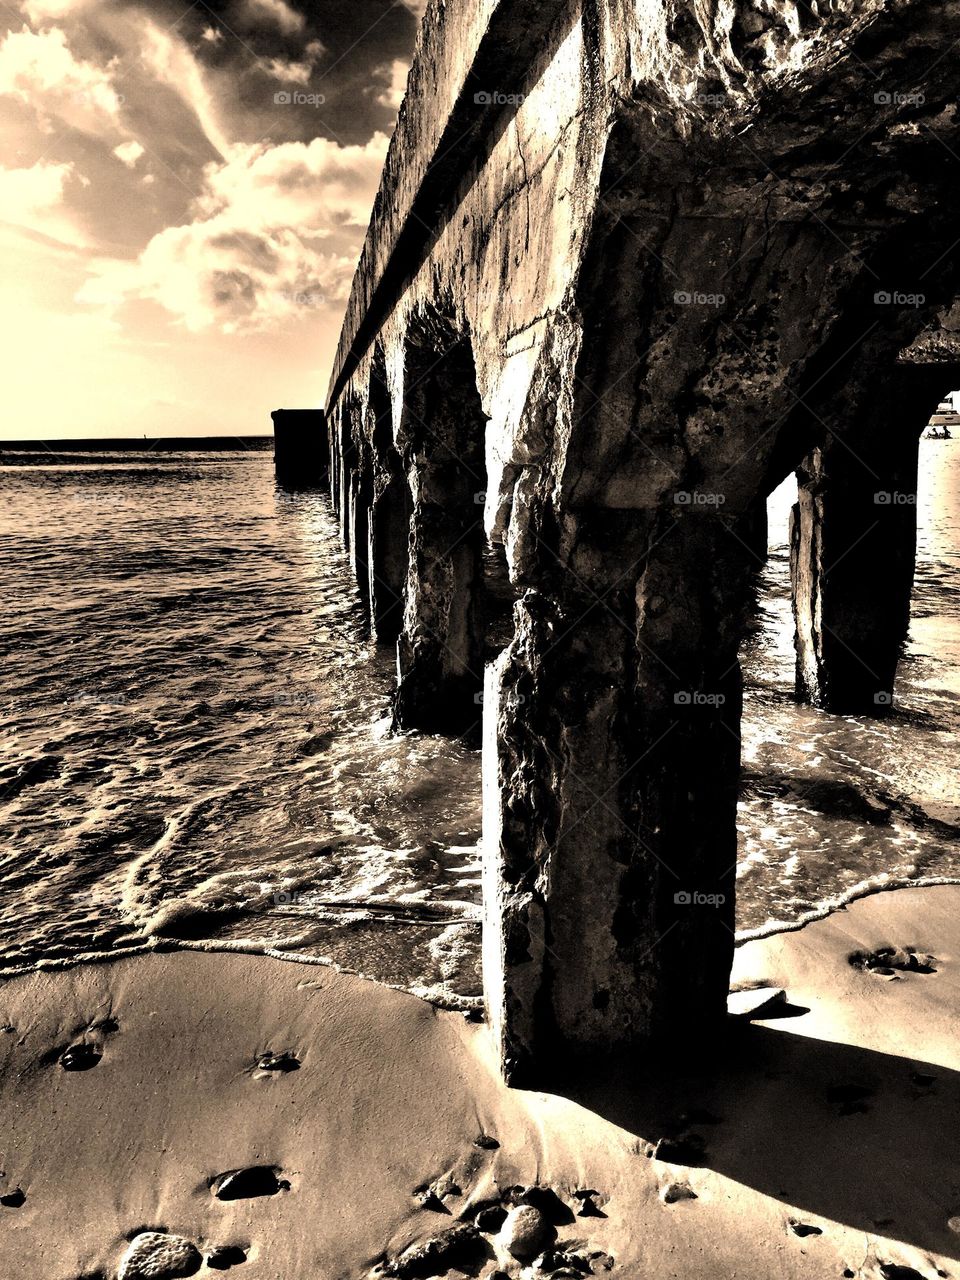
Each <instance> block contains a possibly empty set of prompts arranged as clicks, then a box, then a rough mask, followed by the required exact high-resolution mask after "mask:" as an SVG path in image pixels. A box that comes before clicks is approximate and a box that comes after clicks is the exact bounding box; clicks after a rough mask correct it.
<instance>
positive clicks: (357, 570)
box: [350, 448, 373, 609]
mask: <svg viewBox="0 0 960 1280" xmlns="http://www.w3.org/2000/svg"><path fill="white" fill-rule="evenodd" d="M356 457H357V466H356V469H355V470H354V472H353V474H352V476H351V477H350V562H351V564H352V566H353V573H354V577H355V578H356V580H357V585H358V586H359V588H360V594H361V596H362V597H363V601H364V605H365V606H366V607H367V608H368V609H369V608H370V589H369V588H370V565H369V554H370V508H371V506H372V504H373V470H372V462H371V459H370V451H369V449H368V448H365V449H362V450H360V449H358V450H356Z"/></svg>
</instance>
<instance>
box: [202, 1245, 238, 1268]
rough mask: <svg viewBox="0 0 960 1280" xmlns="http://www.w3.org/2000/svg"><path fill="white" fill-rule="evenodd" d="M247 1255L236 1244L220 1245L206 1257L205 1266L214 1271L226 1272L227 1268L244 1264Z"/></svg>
mask: <svg viewBox="0 0 960 1280" xmlns="http://www.w3.org/2000/svg"><path fill="white" fill-rule="evenodd" d="M246 1260H247V1255H246V1254H245V1253H244V1251H243V1250H242V1249H241V1248H240V1246H239V1245H236V1244H220V1245H217V1247H216V1248H215V1249H213V1250H212V1251H211V1252H210V1253H209V1255H208V1256H207V1266H208V1267H213V1268H214V1270H215V1271H226V1270H227V1268H228V1267H237V1266H239V1265H240V1263H241V1262H246Z"/></svg>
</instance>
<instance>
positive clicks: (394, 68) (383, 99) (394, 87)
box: [377, 58, 409, 111]
mask: <svg viewBox="0 0 960 1280" xmlns="http://www.w3.org/2000/svg"><path fill="white" fill-rule="evenodd" d="M408 70H409V64H408V63H406V62H404V61H402V60H401V59H400V58H395V59H394V60H393V62H391V64H390V84H389V85H388V86H387V88H385V89H384V90H383V91H382V92H381V93H378V94H377V102H378V103H379V104H380V105H381V106H382V107H389V108H390V110H391V111H399V110H400V103H401V102H402V101H403V95H404V94H405V93H406V91H407V71H408Z"/></svg>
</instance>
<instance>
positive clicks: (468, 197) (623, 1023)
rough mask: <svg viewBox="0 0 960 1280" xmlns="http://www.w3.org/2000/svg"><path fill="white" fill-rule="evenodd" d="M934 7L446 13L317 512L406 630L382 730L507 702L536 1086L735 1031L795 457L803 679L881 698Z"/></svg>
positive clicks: (931, 210)
mask: <svg viewBox="0 0 960 1280" xmlns="http://www.w3.org/2000/svg"><path fill="white" fill-rule="evenodd" d="M907 7H908V8H909V10H910V38H909V40H905V39H904V25H903V22H904V20H903V15H902V14H901V12H900V10H901V9H902V8H903V6H896V5H891V4H882V3H879V2H878V3H870V4H862V3H858V2H855V0H833V2H832V3H831V4H829V5H824V4H820V5H803V6H800V9H802V13H800V14H799V16H798V11H797V7H796V6H794V5H785V4H780V3H777V2H773V0H771V2H770V3H764V4H759V3H757V2H756V0H731V3H730V4H728V5H725V6H722V5H705V4H697V5H677V4H675V3H672V2H671V3H667V2H666V0H651V3H648V4H644V5H642V6H641V5H631V4H622V3H620V2H619V0H595V2H591V3H589V4H587V3H581V2H580V0H560V3H557V4H549V5H545V4H543V3H542V0H490V2H489V3H484V4H476V3H474V2H473V0H446V2H445V3H440V2H439V0H434V2H433V3H430V4H428V6H427V10H426V14H425V17H424V21H423V26H422V29H421V34H420V38H419V44H418V47H417V51H416V55H415V58H414V63H413V67H412V70H411V73H410V78H409V82H408V91H407V97H406V101H405V103H404V106H403V109H402V110H401V113H400V117H399V121H398V125H397V130H396V133H395V134H394V137H393V140H392V142H391V145H390V150H389V153H388V156H387V160H386V163H385V166H384V171H383V177H382V181H381V188H380V192H379V194H378V197H377V200H376V202H375V205H374V213H373V218H372V220H371V224H370V229H369V232H368V235H367V240H366V243H365V245H364V249H363V253H362V255H361V258H360V263H359V266H358V269H357V273H356V276H355V279H354V283H353V288H352V291H351V296H350V300H349V303H348V305H347V309H346V316H345V319H344V327H343V332H342V335H341V340H340V346H339V349H338V352H337V357H336V361H335V367H334V370H333V375H332V379H331V386H330V393H329V401H328V415H329V421H330V422H331V430H332V433H333V436H334V438H333V440H332V442H331V457H332V459H333V467H334V471H333V474H332V475H331V489H332V492H333V494H334V502H335V506H336V508H337V511H338V514H339V519H340V522H341V530H342V535H343V538H344V542H345V543H346V544H347V545H348V546H353V547H354V548H355V550H354V552H353V563H354V567H355V570H356V572H357V574H358V576H360V577H362V578H363V583H362V586H363V589H364V591H365V593H367V594H368V595H369V598H370V601H371V618H372V619H373V622H374V626H375V629H376V631H377V634H378V635H380V637H381V638H382V639H384V640H388V641H389V642H391V643H392V642H393V641H394V639H395V638H396V642H397V645H398V690H397V697H396V703H395V723H396V725H397V727H398V728H400V729H404V730H410V729H415V730H420V731H427V732H438V731H439V732H454V733H461V732H464V731H465V730H468V729H470V728H471V725H472V723H475V721H476V719H477V718H479V717H480V716H481V715H482V719H483V729H484V741H485V747H484V789H485V809H484V987H485V994H486V1002H487V1010H488V1015H489V1019H490V1022H491V1025H492V1027H493V1029H494V1034H495V1036H496V1041H497V1048H498V1052H499V1055H500V1062H501V1065H502V1067H503V1070H504V1071H505V1073H506V1074H507V1075H508V1077H510V1078H511V1079H515V1080H523V1081H524V1082H526V1083H534V1084H535V1083H537V1082H541V1081H544V1080H545V1079H547V1078H548V1076H549V1074H550V1072H551V1070H552V1069H553V1068H554V1067H555V1066H556V1065H557V1064H558V1063H561V1064H564V1065H568V1066H569V1065H571V1064H575V1063H576V1062H578V1061H581V1060H583V1059H585V1058H588V1057H589V1055H591V1054H592V1055H594V1056H595V1055H596V1054H597V1053H599V1052H603V1053H606V1052H613V1051H615V1050H627V1051H630V1052H645V1051H647V1050H648V1049H650V1048H651V1047H652V1046H657V1045H661V1044H667V1043H672V1042H675V1041H676V1039H677V1038H683V1037H686V1038H689V1039H692V1040H693V1041H694V1043H695V1044H696V1045H697V1046H698V1048H699V1049H700V1050H701V1051H702V1052H704V1053H707V1054H708V1053H709V1052H710V1050H711V1046H712V1045H713V1044H714V1042H715V1037H716V1034H717V1030H718V1028H719V1027H720V1026H721V1024H722V1022H723V1019H724V1016H725V1008H726V1004H725V1001H726V993H727V983H728V976H729V972H730V964H731V957H732V954H733V932H732V930H733V927H734V921H735V901H734V894H735V864H736V850H737V830H736V803H737V791H738V780H739V767H740V755H739V752H740V747H739V722H740V704H741V697H740V671H739V662H738V652H739V648H740V645H741V643H742V641H743V638H744V634H745V630H746V627H747V625H748V613H749V600H750V595H751V591H752V590H753V588H754V585H755V582H756V571H757V568H758V566H761V565H762V563H763V559H764V556H765V552H766V536H765V511H764V504H765V502H766V499H767V497H768V496H769V494H770V493H771V492H772V490H773V489H774V488H775V487H776V485H777V484H778V483H779V482H780V481H782V480H783V478H784V477H785V476H787V475H789V474H790V473H791V472H794V471H799V472H800V473H801V499H800V503H799V507H798V513H797V516H796V519H795V529H794V581H795V593H796V611H797V622H798V633H799V635H800V640H799V641H798V643H799V645H800V648H801V650H802V652H801V655H800V664H799V670H800V685H801V693H802V696H805V697H809V698H812V699H814V700H816V701H819V702H820V703H821V705H824V706H825V707H828V708H831V709H858V710H866V711H868V712H871V713H872V712H873V711H874V710H878V711H881V712H882V710H883V709H884V707H885V706H887V705H889V704H887V703H884V702H883V701H882V700H880V701H878V700H877V698H878V695H882V694H887V695H889V692H890V689H891V687H892V682H893V676H894V673H895V668H896V660H897V655H898V653H899V646H900V644H901V643H902V639H903V635H904V634H905V628H906V619H907V617H908V615H909V594H910V582H911V579H912V571H913V554H914V528H915V526H914V519H915V502H914V503H912V504H911V503H910V502H909V501H906V500H903V499H902V498H900V497H897V498H893V497H891V500H890V502H889V503H884V502H883V501H882V500H878V499H876V498H875V495H876V494H877V493H886V492H889V493H891V494H894V493H896V494H910V493H913V494H914V495H915V492H916V476H915V469H916V436H917V435H918V434H919V430H918V427H917V423H918V422H919V424H920V427H921V428H922V424H923V423H924V422H925V421H926V420H927V417H928V416H929V414H930V412H932V411H933V409H934V407H935V405H936V403H937V401H938V400H939V399H940V397H941V396H942V395H944V394H946V392H947V391H949V390H951V389H952V386H951V385H950V384H949V383H948V384H946V385H943V386H941V387H940V388H939V389H938V390H937V392H936V394H935V395H934V397H933V399H932V401H931V402H930V403H928V404H926V405H922V404H921V405H918V407H917V412H918V414H919V417H918V419H917V421H914V419H913V417H912V416H911V414H909V413H905V406H906V405H907V403H908V401H909V398H910V396H911V395H912V394H913V391H910V390H909V388H908V387H907V381H908V380H909V379H910V378H912V377H914V375H913V374H906V375H904V378H906V379H907V381H904V380H903V379H900V380H899V381H898V380H897V378H899V374H898V375H897V377H896V378H895V377H893V373H894V371H895V370H896V368H897V365H898V362H899V361H900V358H901V353H903V352H904V351H905V350H906V349H908V348H909V347H910V344H911V343H912V342H914V340H915V339H917V338H918V336H919V335H920V334H921V333H922V332H923V331H924V329H925V328H927V327H928V326H930V325H931V324H932V323H935V322H936V318H937V316H938V315H940V314H941V313H942V312H943V311H944V309H945V308H948V307H949V306H950V305H951V304H952V302H953V300H954V299H955V298H956V297H957V296H958V294H960V255H958V254H957V253H956V252H955V242H956V219H955V212H954V211H955V207H956V199H955V194H956V193H955V189H954V188H955V174H954V172H953V168H952V165H951V163H950V162H949V160H948V158H947V157H946V153H945V149H946V151H949V152H950V153H957V152H960V119H958V117H957V113H956V112H955V110H954V107H955V103H956V98H957V94H958V91H960V69H958V66H957V63H956V59H953V58H947V57H944V56H943V51H944V50H945V49H950V48H952V47H953V46H954V45H955V44H956V43H957V42H958V41H960V4H958V3H955V2H954V0H943V2H940V3H936V4H935V3H932V0H929V2H927V0H916V2H915V3H912V4H910V5H909V6H907ZM918 87H920V88H922V90H923V92H922V94H918V93H917V92H916V91H917V89H918ZM880 89H882V93H881V92H878V90H880ZM888 375H890V376H889V377H888ZM932 376H933V377H934V378H936V377H937V376H939V375H937V374H934V375H932ZM923 377H926V375H923ZM921 381H923V378H921ZM924 385H926V384H924ZM953 385H957V384H956V383H954V384H953ZM914 390H916V385H915V387H914ZM918 394H919V393H918ZM847 450H852V451H853V452H854V453H855V454H857V455H858V456H859V458H860V459H861V460H862V462H864V463H866V466H865V467H863V466H860V464H858V468H859V474H858V472H857V470H856V469H855V468H854V466H853V464H852V463H851V462H850V460H849V458H848V457H846V456H845V454H846V451H847ZM864 477H866V479H865V478H864ZM881 508H884V509H881ZM861 535H862V539H861V540H860V541H859V542H858V541H857V539H858V538H860V536H861ZM361 540H362V542H363V546H358V545H357V544H358V542H360V541H361ZM494 547H496V554H494V552H493V548H494ZM494 563H496V564H503V565H504V566H505V568H506V571H507V573H508V574H509V592H508V593H506V594H507V595H509V596H511V597H512V601H514V602H515V603H514V604H513V617H512V636H511V637H508V638H507V640H506V642H503V641H502V640H501V638H500V637H499V635H498V638H497V643H496V644H493V643H491V640H490V637H489V636H488V634H487V630H488V627H489V625H490V624H489V621H488V619H489V617H490V611H489V610H488V608H487V595H488V591H487V584H486V582H485V579H484V574H485V572H486V566H487V565H488V564H494ZM503 594H504V593H503V592H501V595H503ZM401 595H402V598H403V611H402V615H403V623H402V627H399V626H398V615H399V612H400V610H399V602H400V596H401ZM398 631H399V635H397V632H398ZM861 632H862V636H863V637H864V638H863V639H862V640H860V641H857V640H856V635H857V634H859V633H861ZM831 633H833V635H831ZM834 637H835V638H834ZM845 646H846V648H847V649H854V650H857V649H858V646H859V647H860V648H861V652H860V659H861V660H862V663H861V664H859V666H858V663H857V662H854V661H853V660H850V659H848V658H847V657H844V656H843V654H844V647H845ZM498 651H499V656H498V657H496V659H495V661H494V660H493V659H494V656H495V654H496V653H497V652H498ZM485 663H488V664H489V665H488V667H487V670H486V671H484V664H485ZM863 665H865V667H866V668H867V669H868V672H869V674H868V675H864V674H863V671H862V669H860V668H861V667H862V666H863ZM481 684H483V687H484V690H485V692H484V693H483V694H481ZM481 703H482V708H481Z"/></svg>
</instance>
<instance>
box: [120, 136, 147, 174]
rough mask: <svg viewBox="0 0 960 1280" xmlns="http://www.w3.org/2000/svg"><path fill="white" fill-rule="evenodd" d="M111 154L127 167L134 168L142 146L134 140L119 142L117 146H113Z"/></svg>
mask: <svg viewBox="0 0 960 1280" xmlns="http://www.w3.org/2000/svg"><path fill="white" fill-rule="evenodd" d="M113 154H114V155H115V156H116V157H117V159H118V160H120V161H122V162H123V164H125V165H126V166H127V168H128V169H134V168H136V164H137V161H138V160H139V159H140V157H141V156H142V155H143V147H141V145H140V143H139V142H137V141H136V140H132V141H130V142H121V144H120V146H119V147H114V148H113Z"/></svg>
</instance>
